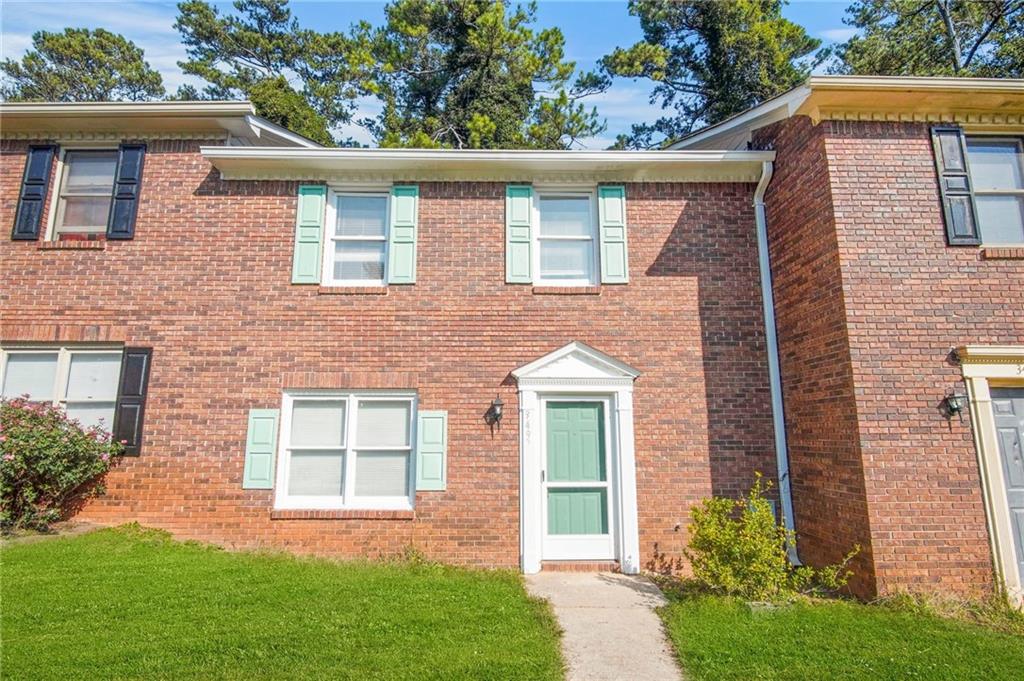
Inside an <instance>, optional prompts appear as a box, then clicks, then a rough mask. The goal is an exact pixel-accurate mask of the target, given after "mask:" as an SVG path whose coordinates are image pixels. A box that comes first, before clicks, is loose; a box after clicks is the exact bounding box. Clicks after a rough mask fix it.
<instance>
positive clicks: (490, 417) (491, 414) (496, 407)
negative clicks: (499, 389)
mask: <svg viewBox="0 0 1024 681" xmlns="http://www.w3.org/2000/svg"><path fill="white" fill-rule="evenodd" d="M504 410H505V403H504V402H502V401H501V395H496V396H495V397H494V401H493V402H491V407H490V409H488V410H487V413H486V414H484V420H485V421H487V424H488V425H491V426H494V425H498V424H500V423H501V417H502V416H503V414H504Z"/></svg>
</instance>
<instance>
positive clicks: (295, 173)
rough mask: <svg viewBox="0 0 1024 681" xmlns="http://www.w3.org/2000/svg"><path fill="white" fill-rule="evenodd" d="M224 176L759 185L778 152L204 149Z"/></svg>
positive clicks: (205, 153) (311, 178)
mask: <svg viewBox="0 0 1024 681" xmlns="http://www.w3.org/2000/svg"><path fill="white" fill-rule="evenodd" d="M201 152H202V154H203V156H204V157H205V158H206V159H207V160H209V161H210V162H211V163H212V164H213V165H214V166H215V167H216V168H217V169H218V170H220V172H221V174H222V176H223V177H224V179H228V180H232V179H248V180H251V179H306V180H313V179H319V180H325V181H332V180H338V179H344V180H365V181H369V180H374V179H376V180H381V181H390V180H395V179H409V180H415V179H421V180H431V179H439V180H442V179H451V180H468V181H472V180H479V181H492V180H493V181H497V180H524V181H538V182H539V181H542V180H543V181H558V180H562V181H570V180H574V179H575V180H588V181H593V180H596V181H602V182H603V181H652V182H666V181H712V182H756V181H757V180H758V178H759V177H760V173H761V164H762V163H763V162H764V161H771V160H774V158H775V154H774V152H770V151H757V152H751V151H703V150H701V151H596V150H594V151H590V150H572V151H533V150H507V151H492V150H477V149H473V150H437V149H326V148H319V149H315V148H304V149H296V148H275V147H202V149H201Z"/></svg>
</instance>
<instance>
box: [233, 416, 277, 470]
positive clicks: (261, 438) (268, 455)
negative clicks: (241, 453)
mask: <svg viewBox="0 0 1024 681" xmlns="http://www.w3.org/2000/svg"><path fill="white" fill-rule="evenodd" d="M279 414H280V411H279V410H278V409H250V410H249V431H248V432H249V434H248V435H247V436H246V438H245V471H244V472H243V474H242V487H243V488H245V489H273V488H274V453H275V452H276V451H277V422H278V419H279Z"/></svg>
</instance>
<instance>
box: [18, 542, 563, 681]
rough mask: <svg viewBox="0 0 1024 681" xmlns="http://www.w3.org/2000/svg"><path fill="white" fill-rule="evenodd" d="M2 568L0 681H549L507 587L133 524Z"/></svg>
mask: <svg viewBox="0 0 1024 681" xmlns="http://www.w3.org/2000/svg"><path fill="white" fill-rule="evenodd" d="M0 559H2V599H3V600H2V630H0V634H2V665H3V666H2V669H0V674H2V676H3V678H4V679H12V680H13V679H71V678H83V679H85V678H88V679H110V678H122V679H123V678H146V679H171V678H175V679H178V678H202V679H214V678H220V679H224V678H229V679H254V678H271V679H285V678H297V679H299V678H301V679H322V678H331V679H371V678H377V679H503V680H504V679H530V680H534V679H561V678H562V660H561V656H560V653H559V639H558V632H557V627H556V625H555V624H554V620H553V618H552V616H551V614H550V612H549V611H548V608H547V606H546V605H545V604H543V603H540V602H537V601H534V600H531V599H530V598H529V597H528V596H527V595H526V593H525V592H524V590H523V587H522V583H521V581H520V577H519V576H518V575H516V574H513V573H511V572H483V571H473V570H463V569H456V568H450V567H442V566H437V565H423V564H405V563H403V564H375V563H339V562H332V561H326V560H314V559H302V558H294V557H291V556H286V555H267V554H258V553H231V552H227V551H222V550H219V549H216V548H213V547H209V546H205V545H200V544H196V543H181V542H176V541H173V540H171V539H169V538H168V537H167V536H166V535H163V534H161V533H157V532H151V531H145V530H139V529H138V528H134V529H133V528H131V527H126V528H119V529H112V530H100V531H96V532H91V533H89V534H84V535H81V536H78V537H68V538H57V539H49V540H45V541H40V542H37V543H33V544H16V545H12V546H7V547H5V548H4V549H3V550H2V551H0Z"/></svg>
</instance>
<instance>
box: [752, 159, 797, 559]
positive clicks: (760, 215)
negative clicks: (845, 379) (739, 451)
mask: <svg viewBox="0 0 1024 681" xmlns="http://www.w3.org/2000/svg"><path fill="white" fill-rule="evenodd" d="M773 172H774V166H773V165H772V162H771V161H765V162H763V163H762V164H761V180H760V181H759V182H758V183H757V189H755V190H754V219H755V221H756V222H757V261H758V267H759V269H760V271H761V303H762V305H763V307H764V337H765V344H766V345H767V346H768V384H769V388H770V389H771V395H772V423H773V425H774V430H775V463H776V466H777V474H778V478H779V500H780V501H781V502H782V522H783V523H784V525H785V527H786V531H787V532H790V533H795V532H796V524H795V523H794V521H793V492H792V486H791V485H790V479H789V449H788V447H787V444H786V415H785V411H784V409H783V403H782V371H781V370H780V368H779V339H778V334H777V333H776V329H775V294H774V292H773V291H772V265H771V259H770V257H769V255H768V218H767V216H766V213H765V206H764V194H765V191H767V189H768V184H769V183H770V182H771V181H772V173H773ZM786 550H787V552H788V553H789V562H791V563H792V564H794V565H800V564H801V563H800V556H799V555H798V554H797V550H796V541H793V542H789V543H787V546H786Z"/></svg>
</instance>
